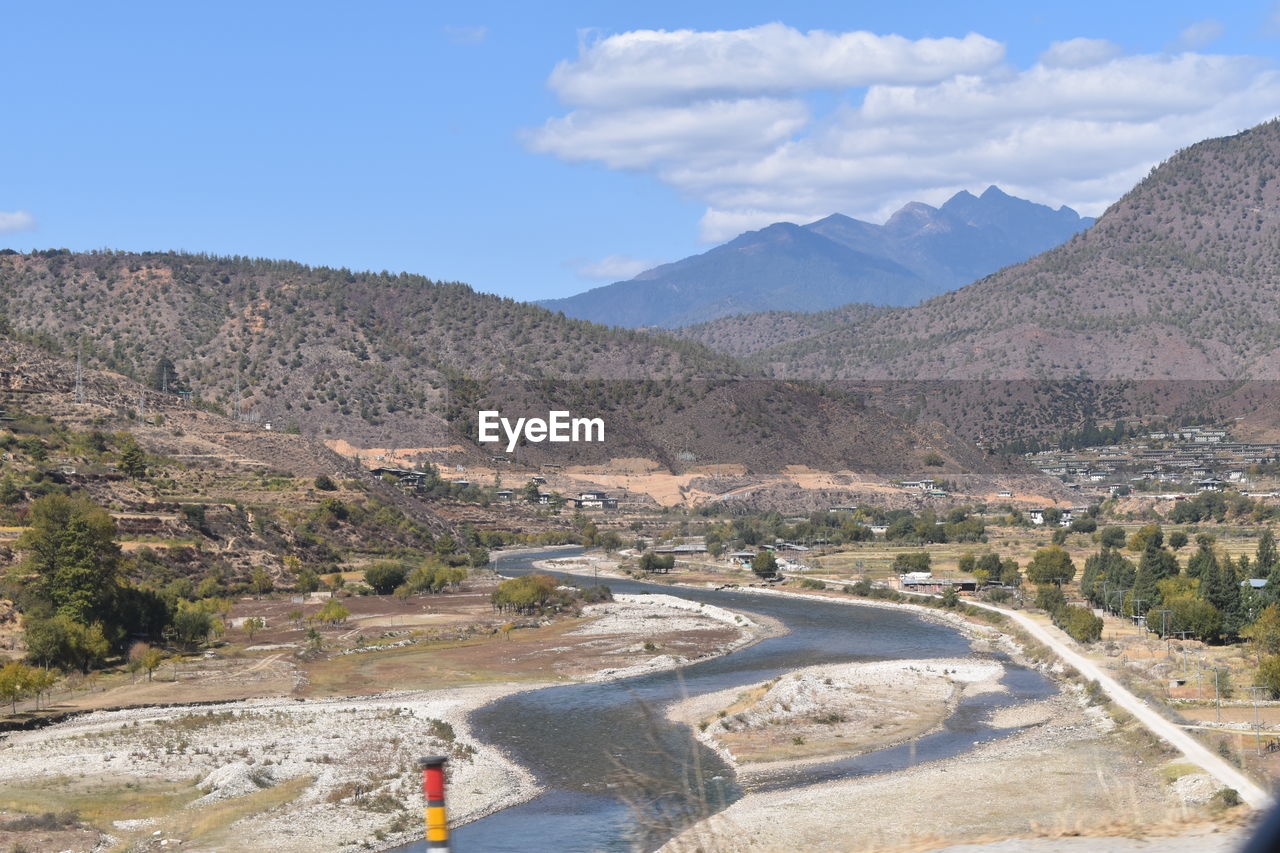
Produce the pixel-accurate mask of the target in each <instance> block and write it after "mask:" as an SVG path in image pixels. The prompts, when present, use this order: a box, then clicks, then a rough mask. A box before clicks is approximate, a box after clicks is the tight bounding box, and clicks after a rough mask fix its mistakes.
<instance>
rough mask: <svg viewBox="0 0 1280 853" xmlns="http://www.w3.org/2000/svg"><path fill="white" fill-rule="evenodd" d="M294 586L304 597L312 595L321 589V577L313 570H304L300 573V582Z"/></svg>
mask: <svg viewBox="0 0 1280 853" xmlns="http://www.w3.org/2000/svg"><path fill="white" fill-rule="evenodd" d="M293 586H294V588H295V589H296V590H298V592H300V593H302V594H303V595H311V593H313V592H315V591H316V590H317V589H319V588H320V577H319V576H318V575H317V574H316V573H315V572H313V571H312V570H311V569H303V570H302V571H300V572H298V580H297V581H296V582H295V583H294V585H293Z"/></svg>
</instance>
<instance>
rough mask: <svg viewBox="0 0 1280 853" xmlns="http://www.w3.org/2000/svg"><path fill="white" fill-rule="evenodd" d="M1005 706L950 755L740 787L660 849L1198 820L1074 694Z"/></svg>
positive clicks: (989, 835) (1127, 829) (878, 847)
mask: <svg viewBox="0 0 1280 853" xmlns="http://www.w3.org/2000/svg"><path fill="white" fill-rule="evenodd" d="M1012 713H1014V712H1012V711H1011V712H1010V715H1012ZM1016 713H1017V714H1018V715H1019V716H1022V717H1023V718H1024V720H1025V724H1026V725H1027V728H1025V729H1023V730H1022V731H1020V732H1017V733H1015V734H1012V735H1011V736H1009V737H1005V738H1001V739H998V740H994V741H991V742H988V743H985V744H982V745H979V746H976V747H975V748H974V749H972V750H970V751H968V752H966V753H965V754H963V755H961V756H957V757H954V758H948V759H943V760H940V761H934V762H930V763H927V764H921V765H917V766H915V767H912V768H909V769H906V770H902V771H897V772H890V773H882V774H875V775H869V776H862V777H855V778H851V779H842V780H839V781H833V782H825V783H820V784H817V785H810V786H806V787H802V788H791V789H786V790H776V791H773V790H771V791H752V790H750V786H749V785H748V792H747V794H746V795H745V796H744V797H743V798H742V799H740V800H739V801H737V802H735V803H734V804H733V805H731V806H730V807H729V808H728V809H726V810H725V811H723V812H721V813H719V814H717V815H714V816H712V817H711V818H709V819H707V820H705V821H703V822H702V823H701V824H699V825H697V826H695V827H692V828H690V829H689V830H687V831H686V832H685V833H683V834H682V835H680V836H678V837H677V838H676V839H673V840H672V841H671V842H669V843H668V844H667V845H666V846H664V847H663V848H662V849H663V850H664V851H665V853H690V851H693V850H697V849H715V850H717V851H721V853H747V852H748V851H750V853H759V852H760V851H772V850H779V849H784V848H785V849H800V850H814V851H833V853H834V851H842V853H844V851H905V850H929V849H934V848H936V847H943V846H946V845H947V844H956V843H960V842H980V841H988V840H991V839H1008V838H1025V837H1036V836H1058V835H1090V834H1096V835H1101V836H1105V835H1123V834H1133V833H1135V832H1143V831H1159V830H1160V829H1162V828H1163V829H1166V830H1167V829H1169V828H1171V827H1177V826H1180V825H1182V822H1183V821H1187V820H1194V819H1197V818H1198V817H1200V816H1202V814H1203V813H1202V812H1198V811H1197V810H1194V809H1190V808H1188V807H1186V806H1184V805H1181V804H1178V803H1175V802H1172V801H1171V800H1170V796H1169V790H1168V788H1167V787H1166V786H1165V785H1164V784H1163V782H1162V781H1161V780H1160V779H1159V777H1158V776H1157V775H1156V774H1155V773H1154V772H1152V771H1153V768H1152V767H1151V760H1152V758H1153V756H1152V755H1150V754H1149V753H1146V752H1143V751H1141V750H1132V749H1121V748H1120V746H1121V745H1122V743H1124V742H1123V740H1120V739H1119V738H1120V737H1121V736H1120V735H1118V734H1117V733H1116V732H1114V731H1113V730H1112V728H1111V727H1110V726H1109V720H1107V719H1106V718H1105V717H1103V716H1101V715H1098V714H1091V713H1089V711H1088V710H1087V709H1086V708H1083V707H1082V706H1081V705H1080V704H1079V703H1078V702H1077V701H1076V700H1075V698H1074V697H1073V696H1071V695H1069V694H1059V695H1057V696H1055V697H1053V698H1052V699H1048V700H1044V701H1042V702H1039V703H1036V704H1035V706H1022V707H1021V708H1020V709H1019V710H1017V711H1016ZM1006 722H1009V723H1012V722H1014V720H1013V719H1008V720H1007V721H1006ZM1157 760H1158V759H1157ZM1175 831H1176V830H1175Z"/></svg>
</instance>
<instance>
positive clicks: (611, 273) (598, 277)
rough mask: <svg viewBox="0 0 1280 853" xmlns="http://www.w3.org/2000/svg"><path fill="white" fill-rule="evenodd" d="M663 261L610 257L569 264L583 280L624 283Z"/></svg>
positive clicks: (619, 256) (578, 260)
mask: <svg viewBox="0 0 1280 853" xmlns="http://www.w3.org/2000/svg"><path fill="white" fill-rule="evenodd" d="M659 263H661V261H647V260H645V259H643V258H633V257H631V256H630V255H608V256H606V257H603V258H601V259H600V260H598V261H588V260H582V259H575V260H572V261H569V262H568V266H570V267H572V269H573V271H574V272H576V273H577V274H578V275H579V276H581V277H582V278H585V279H588V280H590V281H622V280H623V279H628V278H635V277H636V276H637V275H639V274H640V273H642V272H644V271H645V270H647V269H653V268H654V267H656V266H658V264H659Z"/></svg>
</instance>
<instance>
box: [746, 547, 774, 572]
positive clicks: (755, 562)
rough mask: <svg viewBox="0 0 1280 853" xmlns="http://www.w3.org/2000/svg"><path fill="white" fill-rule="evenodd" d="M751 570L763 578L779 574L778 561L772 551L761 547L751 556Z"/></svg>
mask: <svg viewBox="0 0 1280 853" xmlns="http://www.w3.org/2000/svg"><path fill="white" fill-rule="evenodd" d="M751 571H753V572H755V573H756V575H757V576H759V577H762V578H771V577H774V576H776V575H777V574H778V561H777V559H776V558H775V557H774V556H773V552H772V551H768V550H765V549H761V550H760V551H757V552H756V555H755V556H754V557H752V558H751Z"/></svg>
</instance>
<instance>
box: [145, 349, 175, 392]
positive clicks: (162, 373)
mask: <svg viewBox="0 0 1280 853" xmlns="http://www.w3.org/2000/svg"><path fill="white" fill-rule="evenodd" d="M148 384H149V385H150V386H151V387H152V388H154V389H155V390H157V391H167V392H169V393H170V394H174V393H177V392H178V391H181V390H183V389H182V386H181V384H180V382H179V380H178V368H177V367H175V366H174V364H173V362H172V361H171V360H170V359H169V357H168V356H167V355H162V356H160V360H159V361H157V362H156V366H155V367H154V368H152V370H151V379H150V381H149V382H148Z"/></svg>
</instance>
